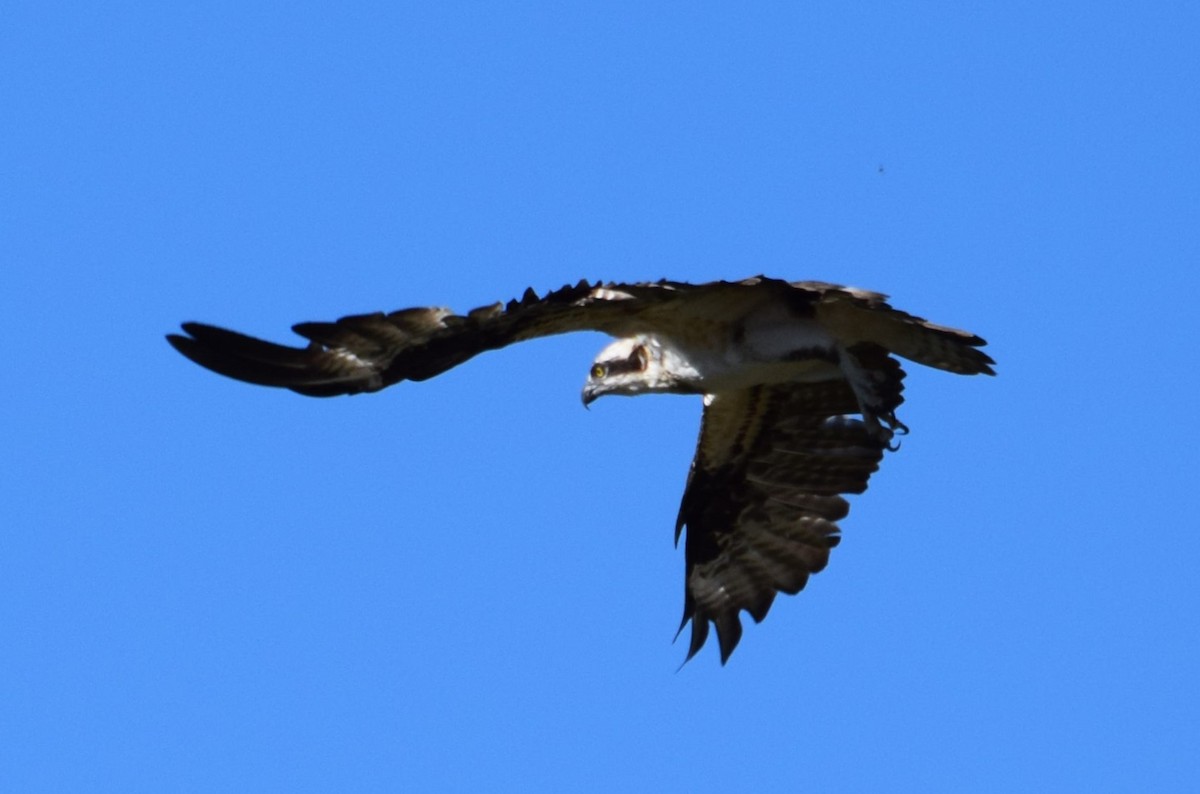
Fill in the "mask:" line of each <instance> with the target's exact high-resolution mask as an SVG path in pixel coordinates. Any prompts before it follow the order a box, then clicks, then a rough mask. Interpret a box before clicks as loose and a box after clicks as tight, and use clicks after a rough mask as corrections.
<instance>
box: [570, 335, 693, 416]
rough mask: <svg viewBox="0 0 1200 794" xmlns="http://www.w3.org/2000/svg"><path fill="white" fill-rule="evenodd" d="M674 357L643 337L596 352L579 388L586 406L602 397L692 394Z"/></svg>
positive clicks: (657, 343)
mask: <svg viewBox="0 0 1200 794" xmlns="http://www.w3.org/2000/svg"><path fill="white" fill-rule="evenodd" d="M673 359H674V356H672V354H671V353H669V352H668V351H666V350H665V349H664V348H663V346H662V345H661V344H660V343H659V342H658V340H656V339H653V338H651V337H647V336H641V335H639V336H631V337H628V338H625V339H618V340H617V341H615V342H613V343H612V344H611V345H609V346H608V347H606V348H604V349H603V350H601V351H600V354H599V355H598V356H596V360H595V361H593V362H592V368H591V369H590V370H588V379H587V383H585V384H584V386H583V404H584V406H585V407H586V406H587V405H590V404H591V403H592V402H593V401H594V400H596V399H597V398H598V397H603V396H604V395H606V394H623V395H625V396H627V397H634V396H636V395H638V394H650V393H665V392H674V393H684V394H693V393H695V392H696V391H697V390H696V389H695V388H692V387H691V386H689V385H688V384H687V383H686V382H685V381H686V378H685V377H684V376H685V375H686V374H687V373H686V368H685V369H684V370H682V371H681V368H680V367H677V366H673V365H672V361H673Z"/></svg>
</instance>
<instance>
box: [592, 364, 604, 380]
mask: <svg viewBox="0 0 1200 794" xmlns="http://www.w3.org/2000/svg"><path fill="white" fill-rule="evenodd" d="M592 377H593V378H594V379H596V380H599V379H600V378H603V377H604V365H603V364H593V365H592Z"/></svg>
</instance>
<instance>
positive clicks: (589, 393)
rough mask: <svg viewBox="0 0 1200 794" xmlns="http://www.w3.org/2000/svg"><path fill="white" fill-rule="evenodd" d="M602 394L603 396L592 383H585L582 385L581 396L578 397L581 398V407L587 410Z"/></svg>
mask: <svg viewBox="0 0 1200 794" xmlns="http://www.w3.org/2000/svg"><path fill="white" fill-rule="evenodd" d="M602 394H604V392H603V391H601V390H600V389H598V388H597V387H596V385H595V384H594V383H585V384H584V385H583V394H582V395H580V396H581V397H582V398H583V407H584V408H587V407H588V406H590V405H591V404H592V403H594V402H595V401H596V398H597V397H600V396H601V395H602Z"/></svg>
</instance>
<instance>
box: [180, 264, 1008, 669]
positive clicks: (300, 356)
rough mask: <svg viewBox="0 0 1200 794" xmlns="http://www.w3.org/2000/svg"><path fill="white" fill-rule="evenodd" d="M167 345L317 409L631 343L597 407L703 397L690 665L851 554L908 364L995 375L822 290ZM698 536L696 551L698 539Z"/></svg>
mask: <svg viewBox="0 0 1200 794" xmlns="http://www.w3.org/2000/svg"><path fill="white" fill-rule="evenodd" d="M182 328H183V331H184V334H186V335H178V334H170V335H168V336H167V340H168V341H169V342H170V343H171V345H172V346H174V347H175V349H176V350H178V351H179V352H180V353H182V354H183V355H185V356H187V357H188V358H189V359H191V360H192V361H194V362H196V363H197V364H199V365H201V366H203V367H206V368H208V369H210V370H212V371H214V372H217V373H220V374H222V375H226V376H228V377H231V378H236V379H237V380H241V381H246V382H248V383H255V384H259V385H262V386H278V387H282V388H286V389H291V390H292V391H295V392H299V393H300V394H304V395H308V396H313V397H330V396H335V395H341V394H357V393H360V392H373V391H379V390H380V389H384V388H387V387H388V386H391V385H393V384H395V383H399V382H400V381H405V380H413V381H420V380H426V379H427V378H432V377H434V376H435V375H439V374H441V373H443V372H445V371H446V370H449V369H451V368H452V367H456V366H458V365H459V364H462V363H463V362H465V361H467V360H468V359H470V358H472V357H474V356H476V355H478V354H479V353H482V352H484V351H486V350H496V349H498V348H502V347H505V346H507V345H510V344H513V343H515V342H521V341H524V340H527V339H535V338H538V337H542V336H550V335H553V334H561V333H567V332H570V331H584V330H592V331H602V332H604V333H607V334H609V335H611V336H613V337H615V341H614V342H612V343H611V344H609V345H608V346H607V347H605V348H604V349H603V350H602V351H600V354H599V355H598V356H596V359H595V361H594V362H593V363H592V366H591V369H590V370H589V372H588V377H587V381H586V383H585V385H584V387H583V402H584V404H585V405H586V404H589V403H591V402H592V401H593V400H596V399H598V398H600V397H603V396H605V395H610V394H611V395H627V396H635V395H638V394H662V393H669V394H690V395H697V396H700V397H702V398H703V401H704V414H703V418H702V421H701V425H700V439H699V443H698V444H697V448H696V455H695V458H694V459H693V460H692V466H691V472H690V474H689V475H688V480H687V486H686V487H685V489H684V493H683V500H682V504H681V505H680V508H679V515H678V518H677V520H676V523H675V542H676V544H678V542H679V539H680V537H681V536H685V538H686V539H685V542H684V558H685V576H684V601H683V620H682V622H681V623H680V626H679V632H680V633H682V631H683V629H684V628H685V627H686V626H687V624H688V622H689V621H690V622H691V642H690V644H689V647H688V653H687V659H691V658H692V657H693V656H695V655H696V652H697V651H699V650H700V648H701V647H703V645H704V643H705V641H706V640H707V638H708V634H709V627H710V624H711V625H712V626H713V627H715V629H716V633H717V643H718V645H719V647H720V654H721V663H722V664H724V663H725V662H726V661H728V659H729V656H730V654H731V653H733V650H734V648H735V647H737V644H738V642H739V640H740V639H741V636H742V624H741V618H740V613H741V612H742V611H743V610H745V611H746V612H747V613H749V614H750V616H751V617H752V618H753V619H754V621H755V622H756V623H757V622H761V621H762V620H763V619H764V618H765V617H766V615H767V611H768V610H769V609H770V608H771V604H772V603H773V602H774V600H775V596H776V594H777V593H781V592H782V593H787V594H789V595H794V594H795V593H797V592H799V591H800V590H801V588H803V587H804V585H805V583H806V582H807V581H808V577H809V575H810V574H814V573H817V572H818V571H820V570H822V569H823V568H824V567H825V565H826V563H827V562H828V560H829V551H830V549H832V548H833V547H834V546H836V545H837V543H838V540H839V537H840V536H839V529H838V526H837V523H836V522H837V521H839V520H841V519H842V518H844V517H845V516H846V514H847V512H848V510H849V504H848V503H847V502H846V500H845V499H844V498H843V497H842V494H855V493H862V492H863V491H864V490H866V487H867V479H868V478H869V477H870V476H871V473H872V472H874V471H875V469H876V468H877V467H878V464H879V461H880V460H881V459H882V457H883V453H884V451H885V450H892V449H894V447H893V445H892V440H893V437H894V436H895V435H896V434H898V433H904V432H907V430H908V428H906V427H905V426H904V424H903V423H901V422H900V421H899V420H898V419H897V418H896V409H897V407H898V406H899V405H900V403H901V402H902V401H903V397H902V396H901V391H902V389H903V379H904V371H903V370H902V369H901V368H900V363H899V362H898V361H897V360H896V358H895V356H900V357H902V358H905V359H908V360H909V361H913V362H916V363H918V364H924V365H926V366H929V367H934V368H937V369H941V370H946V371H947V372H954V373H958V374H960V375H978V374H988V375H992V374H995V373H994V372H993V370H992V365H993V364H994V363H995V362H994V361H993V360H992V359H991V358H990V357H989V356H988V355H987V354H986V353H984V352H983V351H982V350H980V349H979V348H981V347H983V346H984V344H985V342H984V340H983V339H980V338H979V337H978V336H975V335H974V334H971V333H968V332H966V331H960V330H957V329H954V328H948V327H945V326H941V325H935V324H933V323H931V322H929V321H927V320H924V319H922V318H920V317H916V316H914V315H911V314H907V313H905V312H902V311H900V310H898V309H893V308H892V307H891V306H889V305H888V303H887V298H886V296H884V295H881V294H879V293H875V292H867V291H865V290H860V289H856V288H852V287H842V286H837V285H834V284H826V283H823V282H818V281H795V282H788V281H782V280H777V279H771V278H767V277H765V276H759V277H755V278H749V279H745V280H742V281H732V282H730V281H714V282H709V283H705V284H688V283H684V282H677V281H665V280H664V281H657V282H649V283H637V284H620V283H596V284H591V283H589V282H587V281H581V282H580V283H579V284H577V285H575V286H569V285H568V286H565V287H563V288H562V289H558V290H554V291H552V292H549V293H547V294H546V295H544V296H541V297H539V296H538V295H537V293H535V292H534V291H533V290H532V289H529V290H526V291H525V294H524V296H523V297H521V298H520V299H518V300H513V301H509V302H508V303H507V304H505V303H496V304H493V305H490V306H483V307H480V308H478V309H474V310H472V311H469V312H467V313H466V314H455V313H454V312H452V311H450V310H449V309H446V308H437V307H428V308H412V309H402V310H400V311H395V312H391V313H389V314H385V313H382V312H380V313H375V314H358V315H350V316H347V317H343V318H341V319H340V320H337V321H335V322H307V323H300V324H298V325H295V326H293V327H292V330H293V331H295V332H296V333H297V334H299V335H300V336H302V337H304V338H305V339H307V340H308V344H307V345H306V346H304V347H287V346H284V345H278V344H274V343H272V342H265V341H262V340H260V339H255V338H254V337H250V336H246V335H244V334H240V333H237V332H235V331H228V330H225V329H223V328H218V327H216V326H212V325H205V324H203V323H195V322H188V323H184V324H183V326H182ZM685 533H686V535H685Z"/></svg>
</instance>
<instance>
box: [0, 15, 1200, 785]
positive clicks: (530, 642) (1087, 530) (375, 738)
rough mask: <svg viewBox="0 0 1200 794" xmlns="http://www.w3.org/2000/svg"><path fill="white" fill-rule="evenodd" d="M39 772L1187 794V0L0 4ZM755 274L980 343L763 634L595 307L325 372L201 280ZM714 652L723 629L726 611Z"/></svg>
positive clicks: (420, 291) (1195, 112)
mask: <svg viewBox="0 0 1200 794" xmlns="http://www.w3.org/2000/svg"><path fill="white" fill-rule="evenodd" d="M0 20H2V21H0V100H2V104H3V107H5V108H6V109H7V110H6V112H5V113H4V118H3V120H2V121H0V151H2V152H3V159H2V160H0V162H2V163H3V178H2V180H0V259H2V261H3V263H4V265H3V269H2V270H0V284H2V285H3V287H2V288H0V318H3V319H2V320H0V323H2V324H3V328H4V339H5V340H6V341H5V345H4V349H5V356H6V362H7V367H6V370H7V374H6V377H5V384H6V385H5V388H4V397H3V404H4V411H3V413H2V414H0V416H2V419H0V429H2V440H3V444H2V446H0V448H2V449H3V453H2V457H0V461H2V462H3V466H2V468H3V476H2V478H0V489H2V491H3V498H2V499H0V527H2V534H0V538H2V543H0V636H2V637H3V642H2V643H0V746H2V747H3V748H4V750H3V752H2V753H0V788H3V789H5V790H13V791H16V790H59V791H61V790H85V789H86V790H121V791H132V790H159V791H161V790H263V791H266V790H287V791H297V790H326V791H327V790H339V789H357V790H372V789H373V790H401V789H403V790H411V791H421V790H444V791H462V790H471V789H482V790H504V789H517V788H520V789H521V790H539V789H541V790H546V789H550V788H552V787H556V788H558V787H566V789H567V790H576V791H587V790H595V791H611V790H613V789H614V788H616V787H618V786H620V787H622V788H625V789H633V790H650V789H652V788H653V789H657V790H668V791H669V790H679V791H684V790H687V791H697V792H700V791H730V790H756V789H757V790H775V791H786V790H795V789H798V788H800V787H805V788H812V789H814V790H847V791H853V790H862V791H879V790H921V791H931V790H950V789H955V790H964V789H969V790H975V791H987V790H994V791H1012V790H1018V789H1021V788H1034V789H1038V790H1060V791H1066V790H1077V791H1085V790H1086V791H1096V790H1132V789H1134V788H1137V789H1140V790H1159V791H1167V790H1184V789H1187V788H1192V787H1194V786H1195V785H1196V783H1197V779H1198V778H1200V761H1197V758H1200V756H1198V754H1197V753H1196V747H1197V746H1200V685H1198V684H1197V680H1196V678H1197V676H1196V672H1197V670H1198V669H1200V636H1198V632H1197V617H1196V616H1197V607H1198V606H1200V585H1197V577H1196V566H1197V562H1198V561H1200V533H1198V532H1197V526H1196V518H1195V514H1196V509H1195V494H1196V490H1197V486H1198V485H1200V477H1198V474H1200V453H1198V452H1197V441H1198V440H1200V438H1198V436H1200V433H1198V431H1197V425H1196V419H1195V417H1194V415H1193V414H1194V408H1195V403H1196V394H1197V390H1198V387H1200V377H1198V376H1197V374H1196V364H1197V360H1198V357H1197V353H1196V349H1195V342H1194V340H1195V339H1196V335H1197V332H1198V331H1200V327H1198V326H1200V321H1198V319H1197V315H1198V310H1197V307H1196V301H1195V296H1196V294H1197V291H1198V289H1200V278H1198V276H1197V263H1198V262H1200V231H1198V230H1200V223H1198V221H1200V154H1198V151H1200V150H1198V149H1197V141H1198V140H1200V60H1198V59H1197V56H1196V49H1195V48H1196V41H1197V38H1198V36H1200V14H1198V12H1197V11H1196V10H1195V6H1194V5H1191V4H1186V3H1153V4H1143V5H1140V6H1137V7H1135V6H1134V5H1133V4H1127V3H1105V2H1100V3H1094V2H1089V3H1082V2H1079V3H1073V2H1064V3H1041V2H1039V3H1019V2H1014V3H1005V4H965V3H920V4H892V3H887V4H884V3H879V4H845V3H824V4H815V5H814V4H800V3H786V4H784V3H756V4H753V5H752V6H747V5H746V4H737V5H735V4H728V5H724V4H720V5H718V4H687V5H684V4H646V3H637V4H632V3H606V4H603V5H600V4H596V5H593V6H590V7H586V8H585V7H582V6H569V5H566V4H557V3H555V4H551V3H543V4H539V3H508V4H502V3H494V4H484V3H438V4H433V3H428V4H421V5H420V6H417V5H414V4H390V3H387V4H385V3H379V4H371V3H363V4H357V3H352V4H339V5H334V4H329V5H326V6H319V5H313V4H304V3H288V4H283V3H279V4H270V3H256V2H238V3H232V2H225V3H197V4H191V5H189V6H187V7H184V6H182V5H176V4H165V3H144V2H127V3H111V4H81V3H63V4H56V3H16V4H9V5H8V6H7V7H6V8H5V10H4V11H3V12H0ZM760 272H765V273H768V274H770V275H775V276H779V277H786V278H792V279H805V278H815V279H823V280H827V281H835V282H842V283H850V284H854V285H858V286H862V287H866V288H870V289H875V290H880V291H883V292H887V293H889V294H891V295H892V296H893V299H894V303H895V304H896V305H897V306H899V307H901V308H903V309H906V310H908V311H912V312H914V313H917V314H920V315H923V316H926V317H929V318H931V319H933V320H935V321H937V322H940V323H945V324H949V325H955V326H960V327H964V328H968V329H970V330H972V331H974V332H977V333H979V334H981V335H982V336H984V337H985V338H987V339H988V340H989V342H990V343H991V344H990V347H989V352H991V353H992V354H993V355H994V356H995V357H996V359H997V360H998V362H999V367H998V370H999V376H998V377H997V378H995V379H985V378H960V377H955V376H951V375H947V374H944V373H940V372H933V371H928V370H923V369H921V368H918V367H916V366H915V365H914V366H909V367H908V368H907V369H908V370H909V372H910V377H909V379H908V388H907V391H906V395H907V398H908V401H907V403H906V404H905V405H904V406H903V408H902V412H901V418H902V419H903V420H904V421H905V422H906V423H907V424H908V425H909V426H910V427H911V428H912V433H911V435H909V436H908V437H907V438H905V439H904V443H903V447H902V449H901V450H900V451H899V452H898V453H896V454H894V455H890V456H889V457H888V458H887V459H886V460H885V461H884V463H883V466H882V468H881V470H880V472H879V473H878V474H877V475H875V477H874V478H873V480H872V482H871V487H870V490H869V491H868V492H867V493H866V494H864V495H863V496H861V497H856V498H855V499H854V500H853V502H854V504H853V509H852V512H851V514H850V517H849V518H848V519H847V520H846V521H844V522H843V524H842V527H843V532H844V540H843V542H842V545H841V546H840V547H839V548H838V549H837V551H836V552H835V553H834V555H833V559H832V562H831V564H830V566H829V568H828V569H827V570H826V571H825V572H823V573H821V574H820V575H818V576H817V577H815V578H814V579H813V580H812V581H810V583H809V587H808V588H807V589H806V591H805V592H804V593H802V594H801V595H799V596H797V597H794V598H781V599H780V600H778V601H777V602H776V604H775V607H774V608H773V610H772V613H771V615H770V617H769V618H768V619H767V621H766V622H764V623H763V624H762V625H759V626H748V628H747V631H746V635H745V637H744V639H743V641H742V644H741V646H740V647H739V648H738V651H737V653H736V654H735V655H734V657H733V659H732V660H731V662H730V664H729V665H728V666H727V667H724V668H722V667H721V666H720V665H719V664H718V660H717V655H716V651H715V648H714V647H708V648H706V649H705V651H704V652H703V653H701V654H700V655H699V656H698V657H697V658H696V659H694V660H693V661H692V662H691V663H689V664H688V665H686V666H685V667H684V668H683V669H682V670H678V671H677V668H678V665H679V663H680V661H681V660H682V658H683V655H684V651H685V647H684V645H682V644H675V645H672V643H671V638H672V636H673V633H674V630H675V628H676V626H677V623H678V619H679V614H680V611H681V607H682V569H683V557H682V552H680V551H676V550H675V549H673V547H672V544H671V535H672V529H673V522H674V518H675V511H676V508H677V506H678V499H679V496H680V493H681V491H682V487H683V482H684V478H685V476H686V473H687V466H688V463H689V461H690V457H691V452H692V447H693V445H694V443H695V435H696V428H697V423H698V418H699V413H700V405H699V402H698V400H695V399H684V398H671V397H653V398H643V399H639V400H624V401H622V400H608V401H601V402H599V403H597V404H596V405H595V406H593V409H592V410H591V411H590V412H585V411H583V410H582V409H581V408H580V404H579V388H580V386H581V385H582V382H583V380H584V377H585V376H586V372H587V367H588V364H589V363H590V362H591V359H592V356H593V355H594V353H595V352H596V351H597V350H599V348H600V347H601V346H602V345H603V344H604V343H605V340H604V338H603V337H601V336H599V335H586V334H585V335H575V336H569V337H561V338H555V339H547V340H541V341H538V342H534V343H530V344H527V345H523V346H518V347H516V348H510V349H508V350H505V351H501V352H498V353H495V354H491V355H488V356H484V357H481V358H479V359H477V360H475V361H473V362H471V363H470V365H469V366H464V367H462V368H461V369H458V370H455V371H453V372H451V373H448V374H447V375H445V376H443V377H441V378H438V379H436V380H434V381H430V382H427V383H421V384H404V385H402V386H401V387H398V388H396V389H393V390H390V391H386V392H383V393H380V394H375V395H371V396H360V397H354V398H342V399H335V400H310V399H304V398H301V397H299V396H296V395H293V394H290V393H287V392H279V391H273V390H268V389H259V388H253V387H250V386H246V385H244V384H238V383H234V382H232V381H228V380H224V379H221V378H218V377H216V376H213V375H211V374H209V373H207V372H204V371H202V370H201V369H199V368H197V367H195V366H193V365H192V364H190V363H189V362H187V361H185V360H184V359H182V358H181V357H180V356H178V355H177V354H175V353H174V352H173V351H172V350H171V349H170V348H169V347H168V346H167V345H166V343H165V342H164V341H163V338H162V336H163V334H164V333H167V332H169V331H172V330H174V329H175V328H176V327H177V324H178V323H179V322H180V321H182V320H192V319H195V320H203V321H207V322H212V323H217V324H222V325H226V326H230V327H235V328H238V329H240V330H244V331H247V332H250V333H254V334H257V335H261V336H265V337H268V338H272V339H276V340H279V341H284V340H288V339H289V338H291V337H290V333H289V332H288V327H289V326H290V325H291V324H292V323H294V322H298V321H302V320H320V319H332V318H335V317H337V316H340V315H342V314H347V313H356V312H364V311H374V310H380V309H382V310H390V309H396V308H401V307H405V306H420V305H431V304H433V305H448V306H451V307H454V308H456V309H459V310H462V309H467V308H471V307H473V306H477V305H481V304H486V303H490V302H493V301H495V300H498V299H507V298H510V297H513V296H516V295H519V294H520V293H521V292H522V291H523V290H524V289H525V288H526V287H527V286H534V287H535V288H537V289H539V290H545V289H548V288H553V287H557V286H560V285H562V284H564V283H567V282H575V281H577V280H578V279H580V278H585V277H586V278H592V279H597V278H602V279H614V280H620V279H639V280H640V279H653V278H659V277H670V278H675V279H681V280H690V281H705V280H710V279H715V278H737V277H742V276H746V275H751V274H756V273H760ZM710 645H711V643H710Z"/></svg>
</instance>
